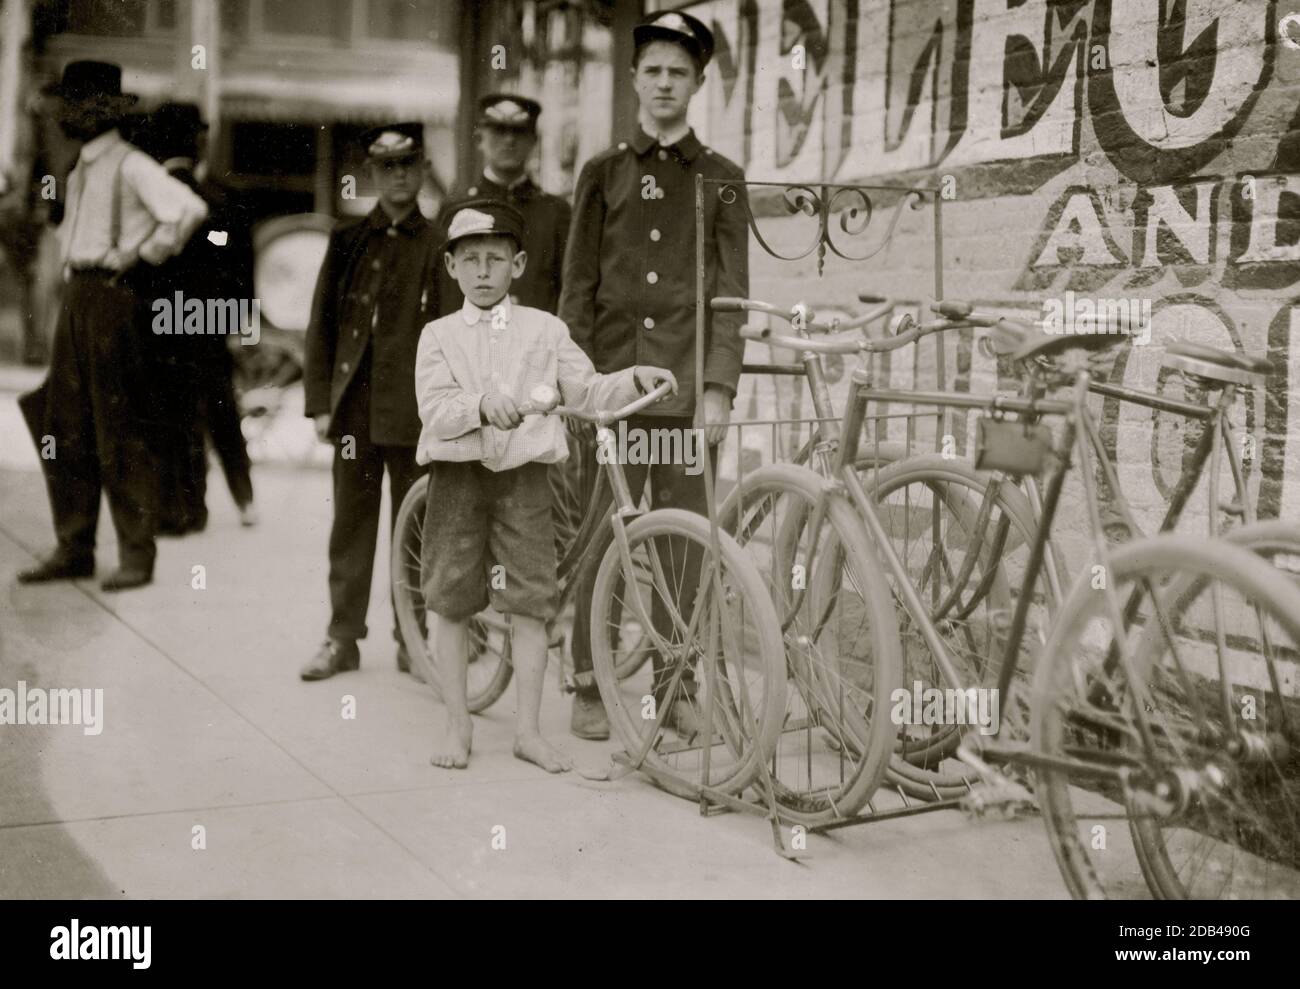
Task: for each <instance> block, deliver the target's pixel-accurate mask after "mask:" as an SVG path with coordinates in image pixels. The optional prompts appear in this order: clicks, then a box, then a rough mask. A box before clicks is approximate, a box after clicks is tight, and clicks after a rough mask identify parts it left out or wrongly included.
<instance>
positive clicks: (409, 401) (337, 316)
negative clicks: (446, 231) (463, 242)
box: [304, 205, 441, 446]
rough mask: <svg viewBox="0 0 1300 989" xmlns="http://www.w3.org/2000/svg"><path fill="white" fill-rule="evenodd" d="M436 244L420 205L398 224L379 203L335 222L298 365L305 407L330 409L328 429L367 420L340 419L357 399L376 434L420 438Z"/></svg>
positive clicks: (396, 441)
mask: <svg viewBox="0 0 1300 989" xmlns="http://www.w3.org/2000/svg"><path fill="white" fill-rule="evenodd" d="M439 246H440V244H439V234H438V231H437V229H436V228H435V227H434V225H433V224H431V223H430V222H429V221H428V220H426V219H425V218H424V216H423V215H421V213H420V211H419V209H414V210H412V211H411V212H410V213H409V214H407V216H406V217H405V218H404V219H403V220H402V222H401V223H399V224H397V225H396V226H393V225H391V224H390V223H389V219H388V214H386V213H385V212H384V211H383V208H382V207H381V206H378V205H376V206H375V208H374V209H373V210H372V211H371V212H370V213H369V215H367V216H365V217H361V218H354V219H347V220H340V221H339V222H338V223H337V224H336V225H335V227H334V230H333V232H332V233H331V234H330V241H329V247H328V249H327V250H326V252H325V260H324V261H323V262H322V263H321V270H320V276H319V277H318V278H317V281H316V296H315V300H314V302H313V303H312V313H311V324H310V325H309V326H308V328H307V354H306V368H305V371H304V378H305V382H304V384H305V390H306V406H305V409H304V411H305V412H306V414H307V415H308V416H317V415H321V414H324V413H327V412H328V413H329V414H330V416H331V420H330V435H331V436H334V437H338V436H341V435H343V434H345V433H348V432H351V431H353V430H354V429H363V428H364V423H357V422H354V421H346V420H348V419H349V418H351V417H350V416H349V415H348V410H349V409H350V408H356V409H360V410H361V414H362V415H364V416H365V418H366V419H367V420H368V422H369V426H370V440H371V442H372V443H376V444H379V445H384V446H415V445H416V444H417V443H418V442H419V440H420V416H419V412H418V410H417V408H416V402H415V349H416V346H417V345H418V344H419V342H420V331H421V330H422V329H423V328H424V324H425V323H427V322H429V321H430V320H431V319H434V318H435V317H436V315H437V306H438V300H437V280H436V278H435V277H434V265H435V264H440V263H441V260H440V255H439Z"/></svg>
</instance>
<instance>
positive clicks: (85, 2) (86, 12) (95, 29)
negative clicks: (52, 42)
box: [67, 0, 147, 37]
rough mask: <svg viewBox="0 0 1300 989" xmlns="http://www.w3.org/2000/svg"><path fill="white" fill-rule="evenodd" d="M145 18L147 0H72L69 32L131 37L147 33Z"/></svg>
mask: <svg viewBox="0 0 1300 989" xmlns="http://www.w3.org/2000/svg"><path fill="white" fill-rule="evenodd" d="M146 17H147V11H146V0H72V2H71V3H70V4H69V5H68V27H67V30H69V31H71V32H72V33H74V34H96V35H108V36H111V37H130V36H132V35H139V34H143V33H144V30H145V23H146Z"/></svg>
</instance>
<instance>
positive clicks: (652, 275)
mask: <svg viewBox="0 0 1300 989" xmlns="http://www.w3.org/2000/svg"><path fill="white" fill-rule="evenodd" d="M645 280H646V281H648V282H649V283H650V284H651V285H653V284H655V282H657V281H659V275H658V273H657V272H654V271H652V272H650V273H649V274H648V275H646V276H645Z"/></svg>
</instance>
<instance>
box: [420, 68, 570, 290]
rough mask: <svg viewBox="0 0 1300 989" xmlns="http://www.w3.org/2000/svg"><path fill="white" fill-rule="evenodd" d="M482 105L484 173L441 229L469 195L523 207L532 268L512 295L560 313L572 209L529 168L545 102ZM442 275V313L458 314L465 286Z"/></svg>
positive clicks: (455, 201)
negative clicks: (533, 176)
mask: <svg viewBox="0 0 1300 989" xmlns="http://www.w3.org/2000/svg"><path fill="white" fill-rule="evenodd" d="M478 107H479V117H478V139H479V150H480V151H481V152H482V153H483V173H482V174H481V175H480V176H479V177H478V178H477V179H475V180H474V182H473V183H471V184H470V186H469V187H468V188H467V189H464V190H462V191H460V192H457V193H456V194H454V195H453V196H452V197H451V198H450V199H449V200H448V201H447V204H446V205H445V206H444V207H443V209H442V212H441V213H440V214H439V217H438V228H439V230H441V231H443V232H444V233H445V232H446V229H447V223H448V222H449V221H450V218H451V216H452V214H453V213H454V212H455V211H456V209H458V208H459V204H460V203H461V202H462V201H464V200H465V199H478V198H482V199H498V200H501V201H502V202H507V203H509V204H510V205H511V206H513V207H514V208H515V209H517V210H519V212H520V213H522V214H523V217H524V250H526V251H527V252H528V267H527V268H526V269H524V273H523V274H522V275H521V276H519V278H518V279H516V280H515V282H514V284H513V285H511V286H510V298H511V300H512V301H513V302H515V303H516V304H517V305H521V306H530V307H532V308H533V309H543V310H545V311H546V312H548V313H555V312H556V311H557V310H558V309H559V306H560V272H561V269H562V267H563V265H564V244H565V241H566V240H567V239H568V236H569V220H570V215H571V211H570V209H569V204H568V202H567V201H565V200H564V199H561V198H560V197H559V196H553V195H551V194H550V193H548V192H543V191H542V190H541V188H540V187H539V186H538V185H537V183H536V182H534V181H533V180H532V179H531V178H530V177H529V175H528V172H527V165H528V159H529V157H531V155H532V153H533V148H534V147H536V145H537V118H538V117H539V116H540V115H541V112H542V106H541V104H540V103H538V102H537V101H536V100H530V99H528V98H527V97H526V96H513V95H511V94H509V93H491V94H489V95H487V96H484V97H483V98H482V99H480V100H479V101H478ZM438 273H439V284H438V296H439V300H440V302H439V308H440V311H441V312H442V313H443V314H446V313H450V312H455V311H456V310H458V309H459V308H460V306H461V303H462V302H463V301H464V296H463V295H462V294H461V291H460V286H459V285H457V284H456V280H455V279H454V278H452V277H451V276H450V275H449V274H448V273H447V270H446V268H445V267H443V266H442V265H439V266H438Z"/></svg>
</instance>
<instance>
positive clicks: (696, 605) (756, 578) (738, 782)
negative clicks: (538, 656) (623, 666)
mask: <svg viewBox="0 0 1300 989" xmlns="http://www.w3.org/2000/svg"><path fill="white" fill-rule="evenodd" d="M627 540H628V545H629V548H630V552H631V558H632V561H634V562H633V566H638V567H641V566H644V567H646V568H649V569H650V570H651V571H652V572H653V573H654V575H655V576H654V580H653V582H652V585H651V587H650V589H649V593H648V594H641V593H633V589H636V590H637V591H639V590H640V589H641V587H642V585H641V582H640V581H638V580H637V579H635V577H632V579H630V580H629V579H628V576H629V575H626V574H624V562H623V558H622V554H621V552H620V549H619V547H618V545H617V544H615V545H612V546H611V547H610V549H609V550H608V551H607V552H606V554H605V556H604V558H603V559H602V560H601V563H600V568H599V570H598V571H597V573H596V583H595V590H594V593H593V596H592V606H591V644H592V665H593V667H594V670H595V674H596V683H597V685H598V686H599V688H600V695H601V698H602V700H603V701H604V703H605V710H606V712H607V713H608V715H609V721H610V724H611V726H612V727H613V730H614V732H615V733H616V737H617V738H618V739H619V741H620V742H622V744H623V747H624V749H625V750H626V752H627V753H628V755H629V756H630V757H631V758H632V759H633V761H634V762H635V763H636V764H637V765H638V768H640V769H641V770H642V771H643V772H645V773H646V774H647V775H648V776H650V778H651V779H652V780H654V781H655V782H656V783H658V784H660V785H662V786H664V787H665V788H666V789H669V790H671V791H673V792H678V793H685V794H693V793H695V792H698V791H697V790H696V789H695V788H696V787H698V786H699V785H701V784H703V785H708V786H712V787H716V788H718V789H720V790H722V791H724V792H728V793H739V792H740V791H742V790H744V789H745V787H746V786H748V785H749V784H750V782H752V781H753V779H754V776H755V774H756V773H757V772H758V771H759V767H760V763H761V762H762V761H763V760H764V759H766V758H767V757H768V756H769V755H770V754H771V751H772V746H773V744H774V743H775V740H776V735H777V733H778V732H779V731H780V728H781V711H782V708H783V705H784V695H785V655H784V651H783V649H782V644H781V631H780V627H779V625H778V624H777V619H776V612H775V609H774V608H773V606H772V601H771V598H770V597H769V596H768V593H767V589H766V587H765V586H764V582H763V578H762V577H761V576H760V575H759V574H758V571H757V570H756V569H755V568H754V565H753V563H751V562H750V560H749V559H748V557H746V555H745V554H744V552H743V551H742V550H741V549H740V547H739V546H737V545H736V543H735V540H733V539H732V538H731V537H730V536H728V535H727V534H726V533H725V532H719V533H718V541H719V546H720V550H721V554H722V555H721V558H720V559H718V558H715V557H714V555H713V553H712V549H711V540H710V532H709V521H708V519H705V518H703V517H701V516H699V515H696V514H694V513H693V512H686V511H682V510H680V509H660V510H658V511H653V512H649V513H647V514H646V515H644V516H642V517H641V518H639V519H636V520H635V521H633V522H632V523H631V524H630V525H629V526H628V527H627ZM620 585H621V586H620ZM718 585H720V587H721V596H719V595H718V593H717V588H718ZM656 616H657V617H656ZM632 622H635V626H636V627H635V628H632V627H630V623H632ZM656 628H657V629H662V630H663V631H662V632H655V633H654V634H655V641H656V645H657V646H658V647H659V648H657V649H656V656H655V657H652V658H653V659H656V660H659V662H652V663H651V664H649V665H648V668H642V669H641V670H640V671H639V672H638V673H637V674H636V675H634V676H632V677H630V678H628V679H626V680H619V679H618V677H617V676H616V675H615V667H616V666H617V665H618V661H619V654H620V652H621V651H622V649H623V648H625V646H624V644H625V643H629V644H630V647H631V648H636V647H637V646H636V644H637V643H639V642H640V639H641V637H642V636H643V634H644V633H645V631H646V630H647V629H656ZM677 707H680V708H681V709H680V710H677V711H675V710H674V708H677ZM706 719H707V720H708V721H709V722H710V724H711V726H712V732H711V737H709V738H707V739H701V738H699V737H698V735H692V733H691V726H693V727H694V730H695V732H699V731H700V730H701V728H702V726H703V725H704V723H705V721H706ZM670 734H671V736H672V738H670ZM706 755H707V759H708V767H707V774H706V772H705V764H704V763H705V756H706Z"/></svg>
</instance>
